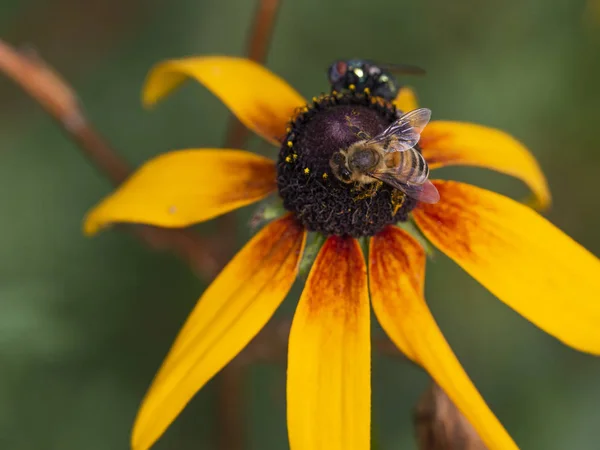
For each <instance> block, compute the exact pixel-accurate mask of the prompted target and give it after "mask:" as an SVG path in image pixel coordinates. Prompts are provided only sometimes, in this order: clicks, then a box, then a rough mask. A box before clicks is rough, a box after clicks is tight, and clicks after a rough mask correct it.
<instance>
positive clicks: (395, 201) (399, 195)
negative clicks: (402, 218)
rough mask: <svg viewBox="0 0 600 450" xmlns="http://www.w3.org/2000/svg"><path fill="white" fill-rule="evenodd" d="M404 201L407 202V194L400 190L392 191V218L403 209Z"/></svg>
mask: <svg viewBox="0 0 600 450" xmlns="http://www.w3.org/2000/svg"><path fill="white" fill-rule="evenodd" d="M404 200H406V194H405V193H404V192H402V191H399V190H398V189H394V190H393V191H392V208H393V211H392V216H395V215H396V213H397V212H398V210H399V209H400V208H402V205H404Z"/></svg>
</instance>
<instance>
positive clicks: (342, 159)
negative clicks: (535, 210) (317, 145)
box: [329, 151, 352, 183]
mask: <svg viewBox="0 0 600 450" xmlns="http://www.w3.org/2000/svg"><path fill="white" fill-rule="evenodd" d="M347 162H348V160H347V158H346V155H345V154H344V153H342V152H341V151H339V152H335V153H334V154H333V155H332V156H331V159H330V160H329V166H330V167H331V170H332V171H333V174H334V175H335V176H336V178H337V179H338V180H340V181H342V182H344V183H351V182H352V172H350V170H348V164H347Z"/></svg>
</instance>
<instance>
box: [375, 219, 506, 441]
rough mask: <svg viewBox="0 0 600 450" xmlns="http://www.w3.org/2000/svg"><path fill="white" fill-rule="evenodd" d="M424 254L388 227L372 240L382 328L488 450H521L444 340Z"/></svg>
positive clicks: (377, 314)
mask: <svg viewBox="0 0 600 450" xmlns="http://www.w3.org/2000/svg"><path fill="white" fill-rule="evenodd" d="M424 278H425V252H424V251H423V249H422V248H421V246H420V245H419V244H418V243H417V242H416V241H415V240H414V239H413V238H412V237H411V236H410V235H409V234H408V233H406V232H404V231H402V230H400V229H399V228H396V227H388V228H386V229H385V230H384V231H382V232H381V233H379V234H378V235H376V236H375V237H373V238H371V245H370V249H369V283H370V291H371V301H372V303H373V309H374V310H375V315H376V316H377V319H378V320H379V323H380V324H381V326H382V327H383V329H384V330H385V331H386V333H387V334H388V335H389V337H390V338H391V339H392V341H394V343H395V344H396V345H397V346H398V348H399V349H400V350H402V351H403V352H404V353H405V354H406V356H408V357H409V358H410V359H412V360H413V361H415V362H416V363H417V364H419V365H421V366H423V367H424V368H425V369H426V370H427V371H428V372H429V373H430V375H431V376H432V378H433V379H434V380H435V381H436V382H437V383H438V384H439V385H440V387H441V388H442V389H444V391H445V392H446V393H447V394H448V397H450V398H451V399H452V401H453V402H454V404H455V405H456V406H457V407H458V409H459V410H460V411H461V412H462V413H463V414H464V416H465V417H466V418H467V419H468V420H469V421H470V422H471V424H472V425H473V427H474V428H475V429H476V430H477V432H478V433H479V435H480V437H481V438H482V440H483V441H484V442H485V444H486V445H487V448H488V449H489V450H510V449H517V446H516V444H515V443H514V442H513V440H512V439H511V437H510V436H509V434H508V433H507V432H506V430H505V429H504V428H503V427H502V425H501V424H500V422H499V421H498V419H497V418H496V417H495V416H494V414H493V413H492V412H491V411H490V409H489V408H488V406H487V405H486V403H485V401H484V400H483V398H482V397H481V395H480V394H479V392H478V391H477V389H476V388H475V386H474V385H473V383H472V382H471V380H470V379H469V376H468V375H467V374H466V373H465V371H464V369H463V368H462V366H461V365H460V362H458V359H457V358H456V356H455V355H454V353H453V352H452V349H451V348H450V346H449V345H448V343H447V342H446V339H444V336H443V335H442V332H441V331H440V329H439V328H438V326H437V324H436V322H435V319H434V318H433V316H432V315H431V312H430V311H429V308H428V307H427V304H426V303H425V299H424V296H423V281H424Z"/></svg>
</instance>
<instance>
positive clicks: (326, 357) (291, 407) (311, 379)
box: [287, 236, 371, 450]
mask: <svg viewBox="0 0 600 450" xmlns="http://www.w3.org/2000/svg"><path fill="white" fill-rule="evenodd" d="M369 314H370V313H369V296H368V292H367V276H366V268H365V262H364V259H363V255H362V252H361V250H360V247H359V245H358V242H357V241H356V240H355V239H352V238H340V237H335V236H334V237H330V238H329V239H328V240H327V241H326V242H325V244H324V245H323V247H322V249H321V251H320V253H319V255H318V256H317V259H316V261H315V262H314V265H313V267H312V270H311V272H310V274H309V276H308V279H307V282H306V287H305V288H304V292H303V293H302V297H301V298H300V303H299V304H298V308H297V310H296V314H295V315H294V320H293V322H292V329H291V332H290V341H289V354H288V373H287V415H288V432H289V437H290V448H291V450H354V449H356V450H365V449H368V448H369V434H370V419H371V380H370V377H371V341H370V335H369V333H370V331H369Z"/></svg>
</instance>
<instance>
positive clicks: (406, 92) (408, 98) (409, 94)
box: [394, 86, 419, 113]
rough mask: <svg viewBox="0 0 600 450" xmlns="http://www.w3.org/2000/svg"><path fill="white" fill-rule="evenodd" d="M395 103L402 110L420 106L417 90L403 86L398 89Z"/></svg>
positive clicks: (406, 110)
mask: <svg viewBox="0 0 600 450" xmlns="http://www.w3.org/2000/svg"><path fill="white" fill-rule="evenodd" d="M394 105H396V108H398V109H399V110H400V111H402V112H405V113H406V112H408V111H414V110H415V109H417V108H418V107H419V104H418V102H417V95H416V94H415V92H414V91H413V90H412V89H411V88H409V87H406V86H403V87H401V88H400V90H399V91H398V95H397V96H396V100H394Z"/></svg>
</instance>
